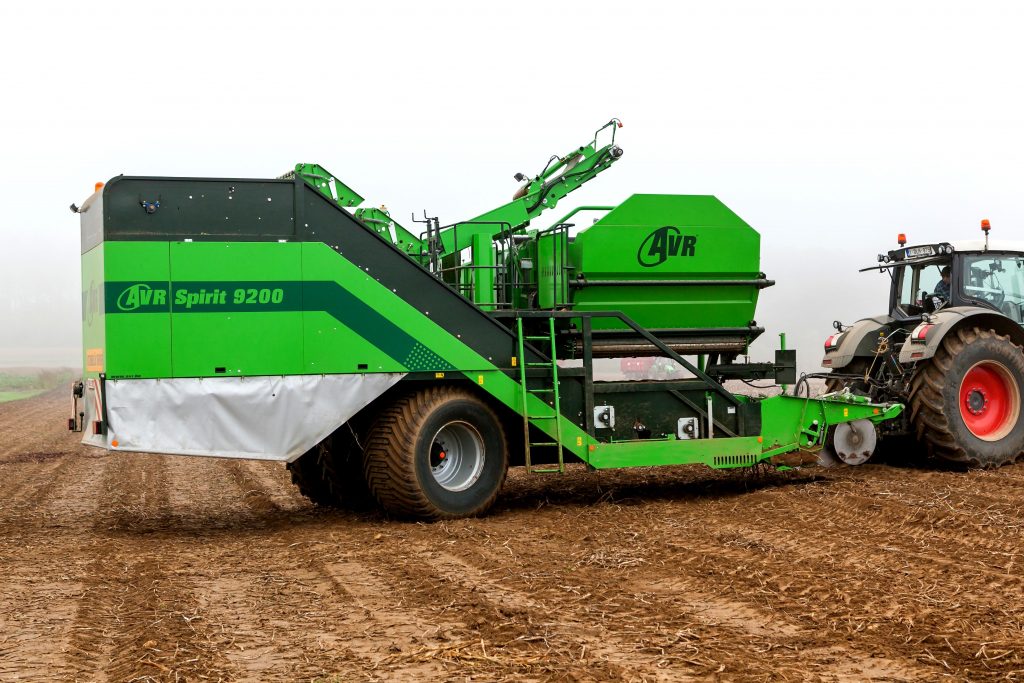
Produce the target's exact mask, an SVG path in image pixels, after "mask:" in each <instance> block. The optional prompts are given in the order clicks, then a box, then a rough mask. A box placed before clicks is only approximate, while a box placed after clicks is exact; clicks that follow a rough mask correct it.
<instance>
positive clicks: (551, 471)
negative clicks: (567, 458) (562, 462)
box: [529, 467, 564, 474]
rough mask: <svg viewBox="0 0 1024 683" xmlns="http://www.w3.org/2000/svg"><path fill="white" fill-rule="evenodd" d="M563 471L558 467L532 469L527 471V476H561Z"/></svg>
mask: <svg viewBox="0 0 1024 683" xmlns="http://www.w3.org/2000/svg"><path fill="white" fill-rule="evenodd" d="M563 471H564V470H562V468H560V467H551V468H544V469H538V468H534V469H532V470H530V471H529V474H561V473H562V472H563Z"/></svg>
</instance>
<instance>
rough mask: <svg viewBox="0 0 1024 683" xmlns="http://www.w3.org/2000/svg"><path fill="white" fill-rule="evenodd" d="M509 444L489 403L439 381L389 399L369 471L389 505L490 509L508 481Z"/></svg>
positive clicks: (403, 509)
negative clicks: (403, 395)
mask: <svg viewBox="0 0 1024 683" xmlns="http://www.w3.org/2000/svg"><path fill="white" fill-rule="evenodd" d="M507 470H508V445H507V442H506V440H505V434H504V431H503V430H502V428H501V424H500V422H499V421H498V418H497V416H496V415H495V414H494V411H492V410H491V409H490V408H489V407H488V406H487V404H486V403H484V402H483V401H482V400H480V399H479V398H478V397H477V396H476V395H474V394H472V393H470V392H469V391H467V390H465V389H460V388H455V387H431V388H428V389H423V390H421V391H418V392H416V393H413V394H410V395H408V396H406V397H404V398H401V399H399V400H397V401H396V402H394V403H393V404H391V405H390V406H388V407H387V408H386V409H384V411H383V412H382V413H381V415H380V417H379V418H378V419H377V422H376V424H374V426H373V427H372V428H371V429H370V434H369V437H368V438H367V442H366V459H365V461H364V471H365V473H366V481H367V482H368V483H369V486H370V490H371V491H372V492H373V494H374V496H375V497H376V498H377V501H378V502H379V503H380V504H381V506H383V507H384V509H385V510H387V511H388V512H389V513H391V514H393V515H396V516H399V517H414V518H419V519H450V518H454V517H469V516H473V515H478V514H481V513H483V512H484V511H485V510H487V508H489V507H490V506H491V504H492V503H493V502H494V500H495V498H497V496H498V491H499V490H500V489H501V485H502V484H503V483H504V481H505V473H506V471H507Z"/></svg>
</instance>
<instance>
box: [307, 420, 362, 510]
mask: <svg viewBox="0 0 1024 683" xmlns="http://www.w3.org/2000/svg"><path fill="white" fill-rule="evenodd" d="M362 461H363V457H362V450H361V449H360V448H359V444H358V443H357V439H356V437H355V435H354V434H353V433H352V432H351V431H350V430H348V429H347V427H346V426H343V427H341V429H339V430H338V431H337V432H335V433H334V434H332V435H331V436H329V437H327V438H326V439H324V440H323V441H321V442H320V443H319V444H317V445H316V446H314V447H313V448H311V449H310V450H308V451H307V452H305V453H303V454H302V456H300V457H299V458H298V459H297V460H295V461H294V462H291V463H289V464H288V470H289V471H290V472H291V473H292V483H293V484H295V485H296V486H297V487H298V489H299V492H300V493H301V494H302V495H304V496H305V497H306V498H309V500H310V501H312V502H313V503H315V504H317V505H321V506H323V507H342V508H348V509H351V510H365V509H367V508H369V507H372V505H373V503H374V500H373V496H372V495H371V494H370V489H369V487H368V486H367V485H366V479H365V477H364V476H363V468H362Z"/></svg>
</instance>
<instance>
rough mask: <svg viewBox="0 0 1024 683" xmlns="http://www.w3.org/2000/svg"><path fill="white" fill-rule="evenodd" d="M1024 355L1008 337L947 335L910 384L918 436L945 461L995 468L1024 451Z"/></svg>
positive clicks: (980, 332) (971, 331)
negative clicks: (1023, 402) (1023, 395)
mask: <svg viewBox="0 0 1024 683" xmlns="http://www.w3.org/2000/svg"><path fill="white" fill-rule="evenodd" d="M1022 387H1024V354H1022V352H1021V347H1019V346H1017V345H1016V344H1014V343H1013V342H1011V341H1010V338H1009V337H1006V336H1002V335H999V334H997V333H996V332H995V331H993V330H987V329H979V328H966V329H961V330H956V331H954V332H951V333H950V334H948V335H946V338H945V339H943V340H942V344H941V345H940V347H939V349H938V351H936V353H935V356H934V357H933V358H931V359H930V360H928V361H925V362H923V363H921V365H919V366H918V370H917V372H916V373H915V375H914V377H913V379H912V380H911V385H910V421H911V424H912V425H913V426H914V429H915V430H916V433H917V438H918V440H920V441H923V442H924V443H926V444H927V445H928V449H929V451H930V452H931V453H932V454H933V455H935V456H937V457H939V458H942V459H944V460H948V461H952V462H957V463H963V464H967V465H970V466H972V467H998V466H1000V465H1005V464H1007V463H1011V462H1013V461H1015V460H1016V459H1017V458H1018V457H1020V456H1021V454H1022V453H1024V420H1021V393H1022Z"/></svg>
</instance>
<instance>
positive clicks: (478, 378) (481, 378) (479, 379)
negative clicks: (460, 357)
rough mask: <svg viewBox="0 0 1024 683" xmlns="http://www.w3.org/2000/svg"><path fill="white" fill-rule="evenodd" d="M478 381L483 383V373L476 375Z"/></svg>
mask: <svg viewBox="0 0 1024 683" xmlns="http://www.w3.org/2000/svg"><path fill="white" fill-rule="evenodd" d="M476 383H477V384H483V383H484V376H483V375H477V376H476Z"/></svg>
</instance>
